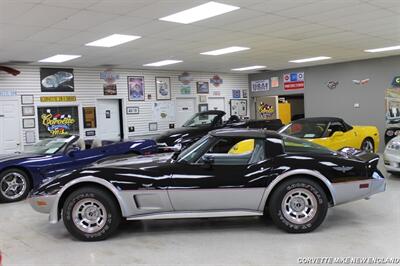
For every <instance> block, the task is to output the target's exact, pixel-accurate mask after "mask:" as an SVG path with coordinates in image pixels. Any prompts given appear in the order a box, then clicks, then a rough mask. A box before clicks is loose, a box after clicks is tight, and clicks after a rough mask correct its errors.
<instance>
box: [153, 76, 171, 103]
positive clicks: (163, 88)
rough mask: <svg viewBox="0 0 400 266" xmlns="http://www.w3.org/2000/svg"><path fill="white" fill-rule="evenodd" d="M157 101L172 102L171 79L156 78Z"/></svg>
mask: <svg viewBox="0 0 400 266" xmlns="http://www.w3.org/2000/svg"><path fill="white" fill-rule="evenodd" d="M156 99H157V100H171V79H170V78H169V77H156Z"/></svg>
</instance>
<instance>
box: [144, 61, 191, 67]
mask: <svg viewBox="0 0 400 266" xmlns="http://www.w3.org/2000/svg"><path fill="white" fill-rule="evenodd" d="M181 62H183V61H182V60H162V61H158V62H154V63H149V64H145V65H143V66H154V67H159V66H166V65H172V64H177V63H181Z"/></svg>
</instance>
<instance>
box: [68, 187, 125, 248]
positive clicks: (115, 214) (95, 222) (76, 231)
mask: <svg viewBox="0 0 400 266" xmlns="http://www.w3.org/2000/svg"><path fill="white" fill-rule="evenodd" d="M118 208H119V207H118V204H117V202H115V200H114V198H113V197H112V196H111V195H110V193H108V192H107V191H105V190H103V189H98V188H93V187H83V188H80V189H78V190H76V191H74V192H72V193H71V194H70V195H69V196H68V197H67V199H66V200H65V203H64V207H63V220H64V225H65V227H66V228H67V230H68V231H69V232H70V233H71V234H72V235H73V236H74V237H76V238H78V239H80V240H84V241H99V240H104V239H106V238H107V237H109V236H110V235H111V234H112V233H114V232H115V231H116V230H117V228H118V226H119V224H120V221H121V214H120V212H119V209H118Z"/></svg>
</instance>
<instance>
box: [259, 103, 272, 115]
mask: <svg viewBox="0 0 400 266" xmlns="http://www.w3.org/2000/svg"><path fill="white" fill-rule="evenodd" d="M258 113H259V114H260V116H261V117H263V118H270V117H272V116H274V115H275V108H274V106H272V105H269V104H268V103H264V102H261V103H260V104H259V106H258Z"/></svg>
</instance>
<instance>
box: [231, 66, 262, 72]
mask: <svg viewBox="0 0 400 266" xmlns="http://www.w3.org/2000/svg"><path fill="white" fill-rule="evenodd" d="M261 68H266V66H248V67H240V68H232V70H233V71H246V70H254V69H261Z"/></svg>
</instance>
